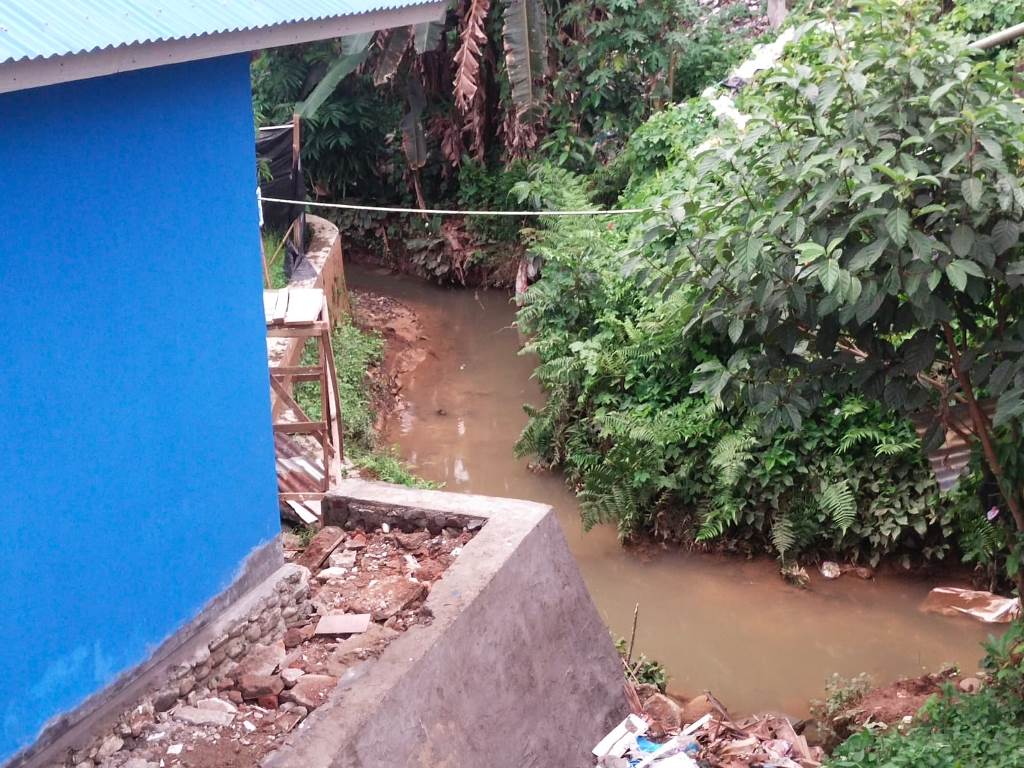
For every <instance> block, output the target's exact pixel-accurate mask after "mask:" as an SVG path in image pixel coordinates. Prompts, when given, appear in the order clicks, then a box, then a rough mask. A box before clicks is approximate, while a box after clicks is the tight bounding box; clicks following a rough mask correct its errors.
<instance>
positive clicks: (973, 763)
mask: <svg viewBox="0 0 1024 768" xmlns="http://www.w3.org/2000/svg"><path fill="white" fill-rule="evenodd" d="M919 717H920V718H921V719H922V720H923V721H924V722H922V723H921V724H920V725H918V726H916V727H914V728H911V729H910V730H909V731H907V732H906V733H904V734H901V733H899V732H896V731H881V732H879V731H862V732H861V733H857V734H854V735H853V736H851V737H850V738H849V739H847V740H846V741H845V742H843V743H842V744H841V745H840V746H839V748H838V749H837V750H836V752H835V753H834V754H833V755H832V757H831V758H830V759H829V760H828V761H827V763H826V766H828V768H925V766H927V768H1020V766H1021V765H1024V705H1022V703H1021V701H1020V700H1019V699H1005V698H1003V697H1001V696H999V695H998V694H997V693H996V692H994V691H989V690H985V691H982V692H981V693H978V694H975V695H973V696H968V695H965V694H960V693H958V692H956V691H955V690H954V689H953V688H952V686H949V687H948V688H947V690H946V691H945V692H944V693H943V694H942V696H940V697H936V698H934V699H933V700H932V701H930V702H929V703H928V704H927V705H925V707H924V709H923V710H922V711H921V713H920V715H919Z"/></svg>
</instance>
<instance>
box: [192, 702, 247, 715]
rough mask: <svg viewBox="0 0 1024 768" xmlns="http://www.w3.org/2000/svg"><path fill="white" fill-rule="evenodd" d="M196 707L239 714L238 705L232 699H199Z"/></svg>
mask: <svg viewBox="0 0 1024 768" xmlns="http://www.w3.org/2000/svg"><path fill="white" fill-rule="evenodd" d="M196 709H209V710H212V711H215V712H227V713H228V714H231V715H235V714H238V707H236V706H235V705H234V704H232V703H231V702H230V701H224V699H217V698H211V699H199V700H198V701H197V702H196Z"/></svg>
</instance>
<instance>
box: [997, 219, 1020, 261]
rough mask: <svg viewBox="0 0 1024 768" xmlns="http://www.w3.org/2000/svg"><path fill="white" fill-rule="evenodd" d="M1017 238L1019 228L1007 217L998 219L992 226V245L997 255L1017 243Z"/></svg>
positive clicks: (1018, 236)
mask: <svg viewBox="0 0 1024 768" xmlns="http://www.w3.org/2000/svg"><path fill="white" fill-rule="evenodd" d="M1019 238H1020V229H1019V228H1018V226H1017V224H1016V223H1015V222H1012V221H1010V220H1009V219H1000V220H999V221H997V222H996V225H995V226H994V227H992V247H993V248H994V249H995V252H996V255H997V256H998V255H1000V254H1003V253H1006V251H1008V250H1010V249H1011V248H1013V247H1014V246H1015V245H1017V242H1018V240H1019Z"/></svg>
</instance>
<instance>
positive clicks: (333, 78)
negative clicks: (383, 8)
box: [295, 35, 370, 120]
mask: <svg viewBox="0 0 1024 768" xmlns="http://www.w3.org/2000/svg"><path fill="white" fill-rule="evenodd" d="M352 37H353V38H357V37H358V38H360V40H356V41H354V43H353V47H355V46H357V45H359V42H362V46H363V47H362V48H361V49H360V50H359V51H358V52H356V53H350V54H348V55H346V56H342V57H341V58H339V59H337V60H336V61H335V62H334V63H333V64H332V65H331V66H330V67H329V68H328V70H327V72H326V73H324V76H323V77H322V78H321V79H320V82H319V83H317V85H316V88H314V89H313V91H312V93H310V94H309V96H307V97H306V100H305V101H300V102H298V103H297V104H296V105H295V114H297V115H298V116H299V117H300V118H302V119H303V120H309V119H310V118H311V117H313V115H315V114H316V111H317V110H318V109H320V106H321V105H322V104H323V103H324V102H325V101H326V100H327V98H328V97H329V96H330V95H331V94H332V93H334V89H335V88H337V87H338V83H340V82H341V81H342V80H343V79H344V78H345V76H346V75H348V74H351V73H352V72H355V71H356V69H357V68H358V67H359V65H360V64H362V63H363V60H364V59H366V54H367V46H368V45H369V43H370V36H369V35H353V36H352ZM347 40H349V38H345V41H347ZM343 45H344V41H343Z"/></svg>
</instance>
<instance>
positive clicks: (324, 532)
mask: <svg viewBox="0 0 1024 768" xmlns="http://www.w3.org/2000/svg"><path fill="white" fill-rule="evenodd" d="M344 540H345V532H344V531H343V530H341V528H338V527H337V526H333V525H326V526H324V527H323V528H321V529H320V530H319V531H318V532H317V534H316V536H314V537H313V539H312V541H310V542H309V546H308V547H306V549H305V550H304V551H303V552H302V554H301V555H299V556H298V557H297V558H295V561H294V562H295V563H297V564H298V565H301V566H304V567H306V568H309V570H311V571H315V570H318V569H319V568H320V566H321V565H323V563H324V560H326V559H327V557H328V556H329V555H330V554H331V552H333V551H334V550H335V549H337V548H338V545H339V544H341V542H343V541H344Z"/></svg>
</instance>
